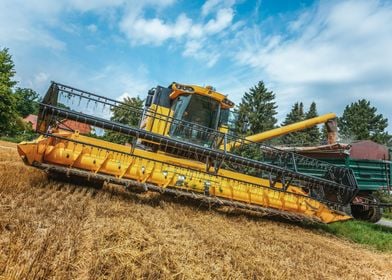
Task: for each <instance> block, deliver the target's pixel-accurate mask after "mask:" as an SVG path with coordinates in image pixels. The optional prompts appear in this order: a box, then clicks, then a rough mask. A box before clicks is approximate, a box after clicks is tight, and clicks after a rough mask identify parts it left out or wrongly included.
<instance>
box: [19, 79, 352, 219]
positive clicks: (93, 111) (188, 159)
mask: <svg viewBox="0 0 392 280" xmlns="http://www.w3.org/2000/svg"><path fill="white" fill-rule="evenodd" d="M233 106H234V103H233V102H231V101H230V100H228V99H227V97H226V96H225V95H222V94H220V93H218V92H216V91H215V90H214V89H213V88H212V87H199V86H195V85H182V84H178V83H172V84H171V85H170V86H169V87H161V86H157V87H156V88H153V89H151V90H150V91H149V92H148V95H147V98H146V104H145V107H144V108H143V109H141V108H137V107H134V106H131V105H129V104H127V103H124V102H120V101H117V100H114V99H110V98H107V97H104V96H100V95H97V94H94V93H91V92H87V91H83V90H79V89H76V88H73V87H70V86H66V85H63V84H60V83H55V82H52V84H51V86H50V88H49V89H48V92H47V93H46V95H45V97H44V98H43V101H42V103H40V108H39V116H38V125H37V132H38V133H40V134H41V136H40V137H39V138H38V139H36V140H35V141H32V142H22V143H20V144H19V145H18V152H19V154H20V155H21V157H22V158H23V160H24V161H25V163H26V164H29V165H33V166H35V167H38V168H42V169H45V170H47V171H48V172H50V173H65V174H67V175H68V176H75V177H84V178H88V179H89V180H94V181H99V182H102V181H106V182H110V183H116V184H121V185H124V186H126V187H127V188H128V189H129V190H133V189H138V190H144V191H147V190H150V191H156V192H160V193H168V194H174V195H177V196H185V197H191V198H193V199H198V200H202V201H204V202H207V203H210V204H213V205H217V206H220V205H228V206H232V207H236V208H240V209H246V210H250V211H256V212H260V213H263V214H269V215H279V216H284V217H286V218H288V219H293V220H306V221H312V222H324V223H330V222H335V221H342V220H347V219H350V218H351V216H350V213H349V210H347V209H349V208H350V203H351V202H352V200H353V198H354V197H355V195H356V194H357V191H358V187H357V182H356V180H355V177H354V176H353V173H352V171H351V170H350V169H348V168H344V167H337V166H334V165H331V164H328V163H326V162H323V161H319V160H316V159H311V158H308V157H305V156H301V155H298V154H296V153H292V152H287V151H282V150H279V149H276V148H273V147H271V146H268V145H264V144H261V143H257V142H258V141H261V140H265V139H269V138H271V137H276V136H277V135H281V134H284V133H288V132H291V131H297V130H300V129H304V128H307V127H310V126H312V125H316V124H319V123H322V122H326V121H328V120H330V119H332V118H334V117H335V115H334V114H328V115H325V116H321V117H318V118H315V119H310V120H307V121H305V122H301V123H298V124H294V125H290V126H287V127H283V128H279V129H277V130H272V131H269V132H263V133H261V134H257V135H255V136H250V137H247V138H241V137H239V136H236V135H234V134H232V133H230V132H229V126H230V109H231V108H233ZM118 108H120V109H121V110H123V111H124V110H125V111H126V112H127V113H128V114H130V115H131V116H133V117H134V118H135V119H137V120H138V124H137V125H134V126H132V125H127V124H122V123H118V122H114V121H112V120H111V116H112V114H113V111H115V110H116V109H118ZM64 120H70V121H73V122H78V123H83V124H87V125H90V126H91V127H93V129H94V130H95V132H96V133H95V134H94V135H81V134H80V133H79V132H78V131H72V130H71V131H69V130H67V129H64V128H63V129H60V128H59V127H62V126H60V124H62V123H64ZM108 131H111V133H117V134H118V135H122V136H125V139H127V141H126V142H128V143H131V145H124V144H125V141H123V142H124V143H121V144H119V143H112V142H108V141H105V140H104V138H103V137H102V135H106V133H107V132H108ZM99 135H101V136H99ZM100 138H103V139H100ZM123 138H124V137H123ZM244 145H247V146H252V148H255V149H257V151H258V152H259V154H260V159H259V160H255V159H251V158H246V157H244V156H242V155H241V153H240V151H239V150H241V147H243V146H244ZM304 167H311V168H316V169H317V170H318V171H319V174H322V175H321V176H318V177H315V176H311V175H306V174H303V173H301V172H299V171H298V170H301V169H303V168H304Z"/></svg>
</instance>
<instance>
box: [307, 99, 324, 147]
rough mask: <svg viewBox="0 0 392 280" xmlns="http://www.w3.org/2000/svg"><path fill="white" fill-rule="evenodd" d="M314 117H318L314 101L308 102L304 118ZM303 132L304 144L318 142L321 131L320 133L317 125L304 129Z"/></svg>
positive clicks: (316, 143)
mask: <svg viewBox="0 0 392 280" xmlns="http://www.w3.org/2000/svg"><path fill="white" fill-rule="evenodd" d="M315 117H318V113H317V107H316V103H315V102H312V104H310V107H309V110H308V112H306V114H305V119H311V118H315ZM304 133H305V134H306V140H305V144H306V145H318V144H320V141H321V133H320V129H319V128H318V127H317V126H313V127H310V128H308V129H305V130H304Z"/></svg>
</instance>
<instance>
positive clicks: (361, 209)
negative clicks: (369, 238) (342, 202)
mask: <svg viewBox="0 0 392 280" xmlns="http://www.w3.org/2000/svg"><path fill="white" fill-rule="evenodd" d="M362 197H363V198H366V199H369V200H371V201H373V202H374V203H376V204H378V203H379V200H378V198H376V197H374V196H373V195H371V194H367V195H362ZM351 213H352V215H353V217H354V218H355V219H358V220H362V221H367V222H370V223H377V222H378V221H379V220H380V219H381V216H382V212H381V208H380V207H377V206H374V205H373V206H364V205H360V204H351Z"/></svg>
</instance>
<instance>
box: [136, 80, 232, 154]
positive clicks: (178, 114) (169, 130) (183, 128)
mask: <svg viewBox="0 0 392 280" xmlns="http://www.w3.org/2000/svg"><path fill="white" fill-rule="evenodd" d="M233 106H234V103H233V102H232V101H230V100H228V99H227V97H226V96H225V95H223V94H221V93H218V92H216V91H215V89H214V88H213V87H211V86H207V87H200V86H195V85H183V84H178V83H172V84H171V85H170V86H169V87H167V88H165V87H161V86H157V87H156V88H153V89H151V90H150V91H149V95H148V97H147V100H146V108H145V115H144V118H143V121H142V124H141V128H143V129H146V130H149V131H152V132H155V133H159V134H162V135H166V136H169V137H173V138H177V139H179V140H183V141H184V142H191V143H194V144H198V145H202V146H205V147H212V146H213V145H217V144H218V143H217V142H219V141H221V140H222V138H223V137H222V135H223V133H227V131H228V126H229V121H230V113H229V111H230V108H233Z"/></svg>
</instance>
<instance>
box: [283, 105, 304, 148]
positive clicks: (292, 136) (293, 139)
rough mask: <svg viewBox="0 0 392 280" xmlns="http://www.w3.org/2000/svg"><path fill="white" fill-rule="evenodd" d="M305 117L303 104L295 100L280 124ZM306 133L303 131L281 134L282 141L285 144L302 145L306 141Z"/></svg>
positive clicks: (293, 121) (297, 120)
mask: <svg viewBox="0 0 392 280" xmlns="http://www.w3.org/2000/svg"><path fill="white" fill-rule="evenodd" d="M304 119H305V113H304V104H303V103H302V102H297V103H295V104H294V105H293V107H292V109H291V111H290V112H289V113H288V114H287V115H286V119H285V120H284V122H283V123H282V126H285V125H289V124H292V123H295V122H300V121H303V120H304ZM306 139H307V137H306V134H305V133H304V132H303V131H298V132H292V133H289V134H286V135H284V136H282V143H283V144H286V145H294V146H298V145H303V144H304V143H305V142H306Z"/></svg>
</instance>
